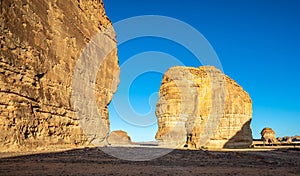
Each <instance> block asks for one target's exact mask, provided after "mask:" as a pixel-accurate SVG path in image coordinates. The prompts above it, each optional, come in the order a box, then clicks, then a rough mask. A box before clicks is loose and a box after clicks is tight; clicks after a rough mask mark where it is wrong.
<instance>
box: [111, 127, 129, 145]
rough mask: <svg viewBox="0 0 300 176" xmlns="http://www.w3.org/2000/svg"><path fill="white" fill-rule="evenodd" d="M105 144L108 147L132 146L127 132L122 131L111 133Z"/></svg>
mask: <svg viewBox="0 0 300 176" xmlns="http://www.w3.org/2000/svg"><path fill="white" fill-rule="evenodd" d="M107 142H108V144H110V145H130V144H132V142H131V139H130V137H129V136H128V134H127V132H125V131H122V130H116V131H112V132H111V133H110V134H109V136H108V138H107Z"/></svg>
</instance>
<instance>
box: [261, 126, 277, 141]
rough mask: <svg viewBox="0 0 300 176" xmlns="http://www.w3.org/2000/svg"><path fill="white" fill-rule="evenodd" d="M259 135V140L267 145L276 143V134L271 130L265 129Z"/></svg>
mask: <svg viewBox="0 0 300 176" xmlns="http://www.w3.org/2000/svg"><path fill="white" fill-rule="evenodd" d="M260 134H261V139H262V140H263V141H264V143H265V142H267V143H268V144H273V143H275V142H277V139H276V134H275V132H274V131H273V130H272V128H268V127H266V128H264V129H263V130H262V131H261V133H260Z"/></svg>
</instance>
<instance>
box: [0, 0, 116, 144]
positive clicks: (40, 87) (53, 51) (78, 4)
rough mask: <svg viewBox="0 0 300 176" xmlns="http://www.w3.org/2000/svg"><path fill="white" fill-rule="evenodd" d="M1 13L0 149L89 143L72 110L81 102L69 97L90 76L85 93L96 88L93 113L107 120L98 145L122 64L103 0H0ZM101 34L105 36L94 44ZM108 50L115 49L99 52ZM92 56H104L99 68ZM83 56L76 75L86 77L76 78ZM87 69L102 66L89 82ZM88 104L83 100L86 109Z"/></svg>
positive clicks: (103, 136) (103, 121)
mask: <svg viewBox="0 0 300 176" xmlns="http://www.w3.org/2000/svg"><path fill="white" fill-rule="evenodd" d="M0 13H1V15H0V41H1V43H0V97H1V99H0V146H1V147H5V148H9V147H10V148H13V147H16V148H20V147H24V148H31V147H36V146H50V145H52V144H53V145H58V144H62V145H84V144H87V143H89V142H91V140H92V139H90V138H88V135H89V134H87V135H86V133H84V132H83V129H82V128H81V125H80V121H79V117H78V116H76V111H74V105H73V103H74V102H76V103H78V102H79V104H80V98H79V99H75V100H74V99H72V93H73V92H74V91H73V88H74V86H73V88H72V85H74V83H76V82H78V83H79V84H81V83H82V80H83V79H85V80H87V79H91V80H89V81H90V82H92V84H91V85H81V87H80V88H82V90H81V91H82V92H85V91H87V90H95V91H92V92H95V93H94V94H93V95H95V97H97V98H96V100H95V102H97V108H96V111H98V112H99V114H100V115H101V117H102V119H101V122H102V126H101V129H100V128H99V129H100V131H101V134H99V136H98V140H100V141H101V140H104V139H105V138H106V137H107V134H108V132H109V121H108V109H107V106H108V104H109V102H110V100H111V99H112V96H113V93H114V92H115V91H116V88H117V84H118V79H119V65H118V58H117V50H116V49H115V48H116V42H115V34H114V31H113V29H112V25H111V22H110V20H109V19H108V18H107V16H106V14H105V11H104V6H103V2H102V0H97V1H89V0H78V1H72V0H58V1H57V0H48V1H38V0H32V1H25V0H24V1H19V0H10V1H8V0H6V1H0ZM103 32H105V36H106V39H103V40H96V41H95V40H94V38H95V36H97V35H98V34H99V33H103ZM87 46H89V49H88V51H86V53H83V52H84V51H85V48H86V47H87ZM103 48H104V49H105V48H106V49H107V48H109V49H110V51H109V52H108V51H105V52H108V53H106V55H99V54H98V55H97V52H98V53H101V52H102V53H103V52H104V51H103V50H104V49H103ZM105 52H104V53H105ZM84 54H86V55H84ZM95 55H97V56H105V58H103V60H102V62H101V65H95V64H94V62H93V60H95V58H94V57H93V56H95ZM78 58H81V59H82V60H81V63H80V64H81V68H80V67H79V69H82V70H80V72H78V75H79V76H82V77H79V78H78V77H77V78H74V73H75V72H76V69H75V68H76V67H78V63H77V61H78ZM98 63H100V62H98ZM76 65H77V66H76ZM98 66H100V67H99V69H98ZM84 68H86V69H87V70H95V69H97V70H96V71H98V72H96V74H97V75H96V81H94V82H93V80H92V78H91V76H93V75H89V76H90V77H85V76H86V75H87V72H88V71H85V70H84ZM85 74H86V75H85ZM78 75H77V76H78ZM75 85H76V84H75ZM91 86H92V87H91ZM76 88H78V87H76ZM72 91H73V92H72ZM74 97H75V95H74ZM77 98H78V96H77ZM81 98H84V97H81ZM86 99H87V98H86ZM88 101H89V100H87V101H83V102H84V103H87V104H86V105H89V104H88V103H89V102H88ZM81 113H83V112H81ZM85 115H86V116H88V115H89V114H88V112H87V114H85ZM103 124H104V125H103Z"/></svg>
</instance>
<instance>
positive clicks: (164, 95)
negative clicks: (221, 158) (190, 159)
mask: <svg viewBox="0 0 300 176" xmlns="http://www.w3.org/2000/svg"><path fill="white" fill-rule="evenodd" d="M156 116H157V119H158V131H157V134H156V139H157V140H158V141H159V143H160V145H166V146H170V147H175V146H177V147H183V146H184V147H188V148H200V147H209V148H222V147H248V146H249V145H250V144H251V143H252V131H251V129H250V121H251V118H252V101H251V99H250V97H249V95H248V93H247V92H246V91H244V90H243V89H242V87H241V86H239V85H238V84H237V83H236V82H235V81H234V80H232V79H230V78H229V77H228V76H226V75H224V74H223V73H222V72H221V71H220V70H218V69H216V68H215V67H211V66H202V67H199V68H192V67H173V68H170V69H169V70H168V71H167V72H166V73H165V75H164V77H163V80H162V84H161V87H160V91H159V101H158V103H157V107H156Z"/></svg>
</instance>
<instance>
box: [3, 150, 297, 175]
mask: <svg viewBox="0 0 300 176" xmlns="http://www.w3.org/2000/svg"><path fill="white" fill-rule="evenodd" d="M111 148H112V149H114V150H115V151H118V152H120V153H122V152H124V151H128V150H132V152H134V151H135V150H137V149H138V150H144V152H145V153H147V152H150V153H151V152H152V153H155V152H157V151H158V152H159V151H161V150H166V149H158V148H145V147H141V148H136V147H111ZM16 154H17V153H1V158H0V175H7V176H9V175H299V173H300V167H299V166H300V149H299V148H281V149H272V150H270V149H267V150H258V149H250V150H230V151H209V150H173V151H172V152H171V153H169V154H167V155H165V156H162V157H160V158H156V159H153V160H149V161H127V160H121V159H117V158H114V157H112V156H110V155H107V154H106V153H104V152H103V151H102V150H101V148H82V149H73V150H68V151H61V152H49V153H47V152H46V153H40V154H26V155H22V156H13V155H16ZM19 154H20V153H19Z"/></svg>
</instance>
